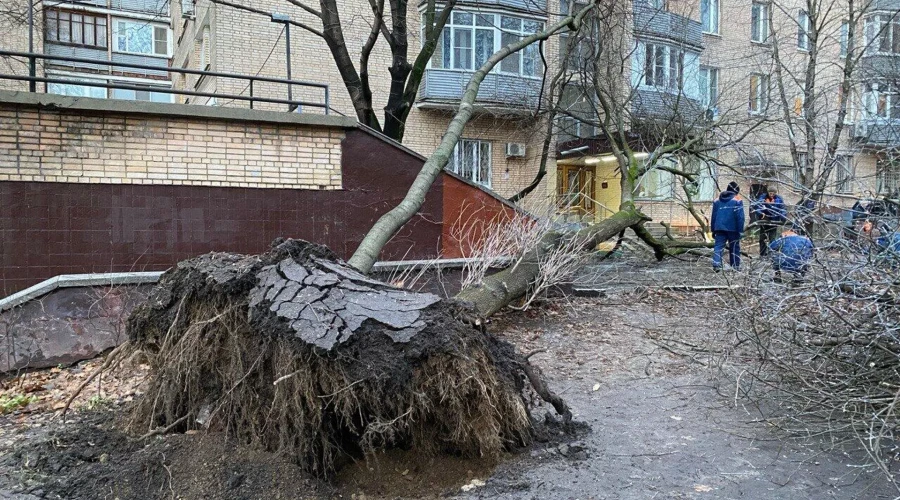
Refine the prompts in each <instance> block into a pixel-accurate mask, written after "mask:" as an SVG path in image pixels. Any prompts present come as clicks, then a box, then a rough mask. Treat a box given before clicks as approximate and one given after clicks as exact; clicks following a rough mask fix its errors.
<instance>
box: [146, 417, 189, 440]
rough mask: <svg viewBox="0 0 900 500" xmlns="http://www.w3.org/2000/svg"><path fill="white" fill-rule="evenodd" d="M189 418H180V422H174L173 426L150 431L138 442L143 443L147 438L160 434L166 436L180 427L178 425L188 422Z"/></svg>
mask: <svg viewBox="0 0 900 500" xmlns="http://www.w3.org/2000/svg"><path fill="white" fill-rule="evenodd" d="M187 418H188V416H187V415H185V416H183V417H181V418H179V419H178V420H176V421H174V422H172V423H171V424H169V425H167V426H165V427H157V428H156V429H153V430H152V431H150V432H148V433H146V434H144V435H143V436H141V437H139V438H138V441H143V440H145V439H147V438H150V437H153V436H156V435H158V434H165V433H167V432H169V431H171V430H172V429H174V428H175V427H176V426H178V424H180V423H182V422H184V421H185V420H187Z"/></svg>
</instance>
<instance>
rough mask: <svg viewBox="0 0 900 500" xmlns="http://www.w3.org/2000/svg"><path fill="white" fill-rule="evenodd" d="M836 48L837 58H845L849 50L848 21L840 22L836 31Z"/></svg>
mask: <svg viewBox="0 0 900 500" xmlns="http://www.w3.org/2000/svg"><path fill="white" fill-rule="evenodd" d="M838 47H840V49H839V52H838V56H839V57H847V51H848V50H850V21H847V20H846V19H845V20H843V21H841V27H840V28H839V31H838Z"/></svg>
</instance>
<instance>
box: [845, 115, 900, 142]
mask: <svg viewBox="0 0 900 500" xmlns="http://www.w3.org/2000/svg"><path fill="white" fill-rule="evenodd" d="M850 136H851V138H852V139H853V141H854V142H855V143H857V144H859V145H862V146H870V147H876V148H877V147H885V148H889V147H897V146H900V120H898V121H894V120H886V119H880V120H878V119H875V120H873V119H867V120H859V121H858V122H857V123H855V124H854V125H853V126H852V127H850Z"/></svg>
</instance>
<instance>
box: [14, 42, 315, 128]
mask: <svg viewBox="0 0 900 500" xmlns="http://www.w3.org/2000/svg"><path fill="white" fill-rule="evenodd" d="M0 57H13V58H23V59H27V60H28V61H29V74H28V75H15V74H5V73H0V80H13V81H24V82H29V88H30V91H31V92H36V91H37V85H36V84H37V83H43V84H44V87H45V88H44V91H45V92H46V86H47V84H52V83H55V84H75V85H84V86H87V87H99V88H106V89H121V90H135V91H148V92H158V93H163V94H175V95H186V96H194V97H214V98H217V99H231V100H236V101H247V102H249V103H250V109H253V106H254V103H271V104H285V105H287V107H288V111H291V112H293V111H295V110H297V109H298V108H302V107H303V106H308V107H312V108H320V109H323V110H324V113H325V114H326V115H327V114H329V113H330V107H329V104H330V103H329V94H328V85H327V84H324V83H315V82H305V81H300V80H289V79H285V78H272V77H268V76H258V75H241V74H237V73H222V72H218V71H204V70H197V69H187V68H173V67H169V66H153V65H149V64H136V63H125V62H115V61H108V60H101V59H86V58H82V57H68V56H53V55H48V54H39V53H32V52H15V51H9V50H0ZM37 60H44V61H46V62H47V63H48V64H58V63H78V64H93V65H101V66H108V67H109V73H97V74H93V73H85V74H84V75H83V78H88V79H89V78H91V77H99V78H102V77H107V76H115V75H113V74H112V71H113V70H114V68H115V69H119V68H124V69H139V70H151V71H165V72H168V73H179V74H182V75H199V76H200V78H203V77H216V78H228V79H235V80H241V81H246V82H247V88H246V89H245V90H248V91H249V95H244V94H243V92H242V93H240V94H224V93H220V92H202V91H198V90H187V89H174V88H165V87H159V86H154V85H150V84H140V83H137V84H133V83H125V82H113V81H108V82H107V83H102V82H94V81H89V82H85V81H80V80H79V78H81V75H79V76H78V77H52V76H50V77H48V76H37V74H36V73H37V72H36V70H35V65H36V61H37ZM256 83H269V84H281V85H285V86H286V89H287V90H288V92H286V93H287V94H288V95H289V96H290V95H292V94H293V92H292V90H293V88H294V87H306V88H314V89H319V90H321V91H322V94H323V100H322V102H315V101H305V100H296V99H291V98H288V99H280V98H277V97H264V96H258V95H254V90H255V89H254V85H255V84H256Z"/></svg>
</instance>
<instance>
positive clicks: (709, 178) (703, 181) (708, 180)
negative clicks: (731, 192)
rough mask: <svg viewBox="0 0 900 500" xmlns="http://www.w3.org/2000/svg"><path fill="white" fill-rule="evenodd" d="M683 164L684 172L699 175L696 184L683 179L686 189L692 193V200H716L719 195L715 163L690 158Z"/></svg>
mask: <svg viewBox="0 0 900 500" xmlns="http://www.w3.org/2000/svg"><path fill="white" fill-rule="evenodd" d="M682 163H683V169H684V171H686V172H690V173H692V174H697V177H696V182H690V181H689V180H687V179H683V182H684V187H685V188H686V189H687V192H688V193H690V195H691V200H693V201H713V200H715V199H716V197H717V196H718V194H719V193H718V192H717V191H716V170H715V165H714V164H713V162H711V161H705V160H701V159H699V158H695V157H688V158H685V159H684V160H683V162H682Z"/></svg>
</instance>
